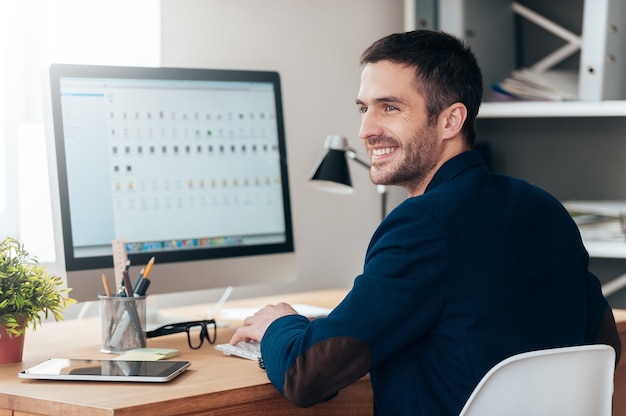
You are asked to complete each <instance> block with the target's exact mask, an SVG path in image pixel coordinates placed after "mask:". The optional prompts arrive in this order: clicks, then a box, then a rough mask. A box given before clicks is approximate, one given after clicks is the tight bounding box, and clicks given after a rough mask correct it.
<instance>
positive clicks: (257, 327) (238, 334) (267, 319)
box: [230, 303, 298, 345]
mask: <svg viewBox="0 0 626 416" xmlns="http://www.w3.org/2000/svg"><path fill="white" fill-rule="evenodd" d="M297 314H298V312H296V311H295V309H293V308H292V307H291V306H290V305H288V304H286V303H279V304H278V305H268V306H266V307H264V308H263V309H260V310H259V311H258V312H256V313H255V314H254V315H252V316H250V317H248V318H246V319H245V320H244V321H243V326H242V327H240V328H238V329H237V331H235V334H234V335H233V337H232V338H231V339H230V343H231V344H232V345H235V344H236V343H238V342H239V341H249V340H255V341H260V340H261V339H262V338H263V335H265V331H266V330H267V328H268V327H269V326H270V324H271V323H272V322H274V321H275V320H277V319H278V318H280V317H283V316H286V315H297Z"/></svg>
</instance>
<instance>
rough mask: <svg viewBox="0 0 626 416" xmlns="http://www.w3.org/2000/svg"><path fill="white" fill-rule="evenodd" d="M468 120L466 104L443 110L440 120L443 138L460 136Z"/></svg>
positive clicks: (456, 104)
mask: <svg viewBox="0 0 626 416" xmlns="http://www.w3.org/2000/svg"><path fill="white" fill-rule="evenodd" d="M466 119H467V107H465V105H464V104H461V103H454V104H452V105H451V106H449V107H448V108H446V109H445V110H443V111H442V112H441V115H440V118H439V120H440V126H441V128H442V129H443V138H444V139H448V138H451V137H455V136H457V135H460V134H461V129H462V128H463V124H464V123H465V120H466Z"/></svg>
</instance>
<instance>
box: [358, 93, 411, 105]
mask: <svg viewBox="0 0 626 416" xmlns="http://www.w3.org/2000/svg"><path fill="white" fill-rule="evenodd" d="M373 101H374V104H381V103H399V104H404V101H402V100H401V99H400V98H398V97H395V96H393V95H392V96H389V97H380V98H376V99H374V100H373ZM354 102H355V103H356V104H357V105H365V103H364V102H363V101H362V100H359V99H358V98H357V99H356V100H355V101H354Z"/></svg>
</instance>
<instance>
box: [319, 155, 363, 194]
mask: <svg viewBox="0 0 626 416" xmlns="http://www.w3.org/2000/svg"><path fill="white" fill-rule="evenodd" d="M311 184H312V185H314V186H316V187H318V188H320V189H323V190H325V191H328V192H335V193H342V194H347V193H352V192H353V189H352V181H351V180H350V170H349V169H348V161H347V160H346V152H345V151H344V150H336V149H328V152H327V153H326V155H324V157H323V159H322V160H321V161H320V163H319V165H318V166H317V169H316V170H315V172H314V173H313V175H312V176H311Z"/></svg>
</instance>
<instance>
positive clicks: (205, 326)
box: [146, 319, 217, 350]
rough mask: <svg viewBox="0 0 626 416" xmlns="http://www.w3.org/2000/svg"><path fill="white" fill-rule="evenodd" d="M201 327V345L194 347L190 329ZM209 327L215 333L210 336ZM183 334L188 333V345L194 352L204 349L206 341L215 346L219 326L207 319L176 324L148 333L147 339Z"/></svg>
mask: <svg viewBox="0 0 626 416" xmlns="http://www.w3.org/2000/svg"><path fill="white" fill-rule="evenodd" d="M196 326H199V327H201V329H200V334H199V344H197V345H194V344H193V343H192V341H191V331H190V329H191V328H193V327H196ZM209 327H213V333H212V334H209ZM181 332H186V333H187V344H188V345H189V348H191V349H192V350H197V349H200V348H201V347H202V345H203V344H204V340H205V339H206V340H207V341H208V342H209V344H214V343H215V340H216V338H217V324H216V323H215V319H205V320H202V321H188V322H179V323H175V324H168V325H163V326H162V327H160V328H157V329H154V330H152V331H147V332H146V338H155V337H161V336H164V335H171V334H178V333H181Z"/></svg>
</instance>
